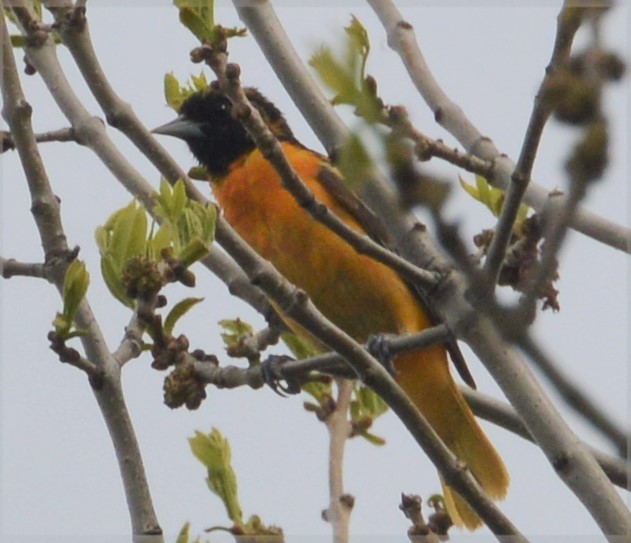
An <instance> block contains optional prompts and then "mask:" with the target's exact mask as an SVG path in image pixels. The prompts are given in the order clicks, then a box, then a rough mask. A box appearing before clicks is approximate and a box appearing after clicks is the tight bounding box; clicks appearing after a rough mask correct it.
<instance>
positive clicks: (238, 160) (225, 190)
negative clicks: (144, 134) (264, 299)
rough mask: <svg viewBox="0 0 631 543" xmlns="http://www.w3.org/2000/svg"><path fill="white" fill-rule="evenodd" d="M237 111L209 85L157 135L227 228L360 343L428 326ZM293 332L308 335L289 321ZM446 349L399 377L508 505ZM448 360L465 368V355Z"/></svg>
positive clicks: (324, 167) (399, 363)
mask: <svg viewBox="0 0 631 543" xmlns="http://www.w3.org/2000/svg"><path fill="white" fill-rule="evenodd" d="M246 95H247V97H248V99H249V100H250V102H251V103H252V105H253V106H254V107H256V108H257V110H258V111H259V112H260V114H261V115H262V117H263V119H264V120H265V122H266V123H267V124H268V126H269V128H270V129H271V131H272V132H273V133H274V134H275V136H276V137H277V138H278V140H279V141H280V143H281V145H282V148H283V151H284V152H285V154H286V156H287V158H288V159H289V161H290V162H291V164H292V166H293V168H294V170H295V171H296V173H297V174H298V175H299V176H300V178H301V179H302V180H303V181H304V182H305V183H306V184H307V186H308V187H309V188H310V189H311V191H312V192H313V194H314V195H315V197H316V198H317V199H318V200H319V201H320V202H322V203H324V204H325V205H326V206H328V207H329V209H331V210H332V211H333V212H334V213H335V214H336V215H337V216H338V217H340V218H341V219H342V220H344V221H345V222H346V224H348V225H349V226H350V227H352V228H354V229H356V230H357V231H359V232H361V233H369V234H370V233H371V229H370V226H367V224H368V223H369V222H370V221H369V220H367V218H368V217H369V216H370V215H371V213H370V212H369V211H368V209H367V208H366V207H364V206H362V205H361V203H360V201H359V199H358V198H357V197H356V196H354V194H353V193H352V192H350V191H349V190H347V189H346V188H345V187H343V180H342V179H341V177H340V174H339V173H338V171H337V170H336V169H335V168H334V167H333V166H332V164H331V163H330V161H329V160H328V159H327V158H326V157H324V156H322V155H320V154H319V153H316V152H315V151H312V150H310V149H307V148H306V147H305V146H304V145H302V144H301V143H300V142H298V140H296V138H295V137H294V135H293V133H292V131H291V129H290V128H289V126H288V125H287V122H286V121H285V119H284V117H283V115H282V114H281V112H280V111H279V110H278V109H277V108H276V107H275V106H274V105H273V104H272V103H270V102H269V101H268V100H267V99H266V98H265V97H264V96H262V95H261V93H260V92H258V91H257V90H256V89H253V88H248V89H246ZM231 110H232V105H231V102H230V101H229V100H228V99H227V98H226V97H225V96H223V95H222V94H221V93H220V92H219V91H218V89H217V86H216V85H211V86H210V87H209V88H208V89H205V90H204V91H201V92H198V93H196V94H194V95H192V96H190V97H189V98H187V99H186V100H185V101H184V103H183V104H182V106H181V109H180V112H179V113H180V114H179V117H178V118H177V119H175V120H174V121H172V122H170V123H168V124H166V125H164V126H161V127H159V128H157V129H155V130H154V132H155V133H158V134H166V135H170V136H175V137H178V138H180V139H183V140H184V141H185V142H186V143H187V144H188V146H189V148H190V150H191V151H192V153H193V155H194V156H195V157H196V158H197V160H198V161H199V162H200V164H201V165H203V166H205V168H206V169H207V170H208V173H209V174H210V178H211V181H212V189H213V193H214V195H215V197H216V199H217V202H218V203H219V206H220V207H221V208H222V210H223V213H224V215H225V218H226V220H227V221H228V222H229V223H230V224H231V225H232V226H233V228H234V229H235V230H236V231H237V232H238V233H239V234H240V235H241V236H242V237H243V238H244V239H245V240H246V241H247V242H248V243H249V244H250V245H251V246H252V247H253V248H254V249H255V250H256V251H257V252H258V253H259V254H260V255H261V256H262V257H264V258H266V259H267V260H269V261H270V262H271V263H272V264H273V265H274V266H275V267H276V269H278V271H280V272H281V273H282V274H283V275H284V276H285V277H287V279H289V280H290V281H291V282H292V283H294V284H295V285H296V286H298V287H300V288H302V289H304V290H305V291H306V292H307V293H308V294H309V297H310V298H311V300H312V301H313V303H314V304H315V305H316V306H317V307H318V309H319V310H320V311H321V312H322V313H323V314H324V315H325V316H326V317H327V318H328V319H329V320H331V321H332V322H333V323H335V324H336V325H337V326H339V327H340V328H342V329H343V330H345V331H346V332H347V333H348V334H350V335H351V336H352V337H354V338H355V339H356V340H357V341H360V342H365V341H366V340H368V338H369V337H371V336H373V335H375V334H382V333H394V334H402V333H411V332H417V331H420V330H423V329H425V328H427V327H429V326H431V325H432V324H433V322H432V318H431V317H430V315H429V313H428V311H427V309H426V308H424V307H423V304H422V303H421V302H420V301H419V298H418V296H417V295H416V294H415V293H414V292H413V291H412V290H411V289H410V288H409V287H408V285H407V284H406V283H405V281H403V280H402V279H401V277H400V276H399V275H397V273H396V272H394V271H393V270H392V269H391V268H389V267H387V266H385V265H383V264H381V263H379V262H377V261H375V260H373V259H371V258H369V257H367V256H363V255H360V254H358V253H357V251H355V249H353V248H352V247H351V246H350V245H348V244H347V243H346V242H345V241H343V240H342V239H341V238H340V237H338V236H337V235H336V234H334V233H333V232H332V231H331V230H329V229H328V228H327V227H325V226H323V225H322V224H321V223H319V222H318V221H316V220H315V219H314V218H312V217H311V216H310V215H309V214H308V213H307V212H306V211H305V210H304V209H302V208H301V207H300V206H299V205H298V203H297V202H296V201H295V199H294V198H293V196H292V195H291V194H290V193H289V192H288V191H286V190H285V189H284V188H283V187H282V184H281V180H280V177H279V175H278V174H277V173H276V171H275V170H274V168H273V167H272V165H271V164H270V163H269V162H268V161H267V160H266V159H265V158H264V157H263V156H262V154H261V152H260V151H259V150H258V149H257V147H256V145H255V144H254V142H253V140H252V139H251V137H250V136H249V135H248V133H247V131H246V130H245V129H244V128H243V126H242V125H241V123H240V122H239V121H238V120H236V119H235V118H233V116H232V115H231ZM341 187H342V188H341ZM287 324H288V325H289V327H290V328H292V327H293V328H294V330H295V331H296V332H297V333H298V334H299V335H300V334H302V335H304V331H302V330H300V329H296V327H295V325H292V323H291V322H287ZM449 347H450V346H448V345H434V346H432V347H429V348H426V349H424V350H420V351H413V352H408V353H405V354H401V355H398V356H397V357H396V358H395V360H394V362H393V364H394V368H395V378H396V380H397V382H398V383H399V384H400V386H401V387H402V388H403V389H404V390H405V392H406V393H407V394H408V395H409V396H410V398H412V400H413V401H414V403H415V404H416V405H417V407H418V408H419V410H420V411H421V412H422V413H423V415H424V416H425V417H426V418H427V420H428V422H429V423H430V424H431V425H432V427H433V428H434V429H435V430H436V432H437V433H438V435H439V436H440V437H441V438H442V439H443V441H444V442H445V443H446V444H447V446H448V447H449V448H450V449H451V450H452V451H453V453H454V454H455V455H456V456H457V457H458V458H460V459H462V460H463V461H464V462H466V464H467V466H468V467H469V469H470V470H471V473H472V474H473V475H474V477H475V478H476V479H477V480H478V482H479V483H480V485H481V486H482V487H483V488H484V490H485V491H486V492H487V493H488V494H489V495H490V496H491V497H492V498H496V499H499V498H503V497H504V496H505V494H506V490H507V487H508V482H509V476H508V473H507V471H506V468H505V467H504V463H503V462H502V460H501V458H500V456H499V455H498V453H497V452H496V451H495V449H494V448H493V446H492V445H491V443H490V442H489V440H488V438H487V437H486V435H485V434H484V433H483V431H482V429H481V428H480V426H479V425H478V423H477V422H476V420H475V418H474V416H473V414H472V412H471V410H470V409H469V407H468V406H467V404H466V402H465V400H464V398H463V396H462V394H461V393H460V391H459V390H458V388H457V387H456V384H455V382H454V380H453V378H452V376H451V374H450V370H449V367H448V362H447V350H448V349H449ZM451 347H453V346H451ZM450 352H452V353H455V354H456V357H455V358H456V359H458V358H460V360H461V361H462V359H461V355H459V351H457V350H455V351H454V350H453V349H450ZM452 358H454V356H452ZM456 361H457V360H456ZM461 373H462V372H461ZM467 376H468V373H465V378H466V377H467ZM466 380H468V379H466ZM443 491H444V495H445V501H446V504H447V509H448V512H449V514H450V515H451V517H452V520H453V521H454V522H455V523H456V524H457V525H460V526H465V527H467V528H469V529H475V528H477V527H478V526H480V524H481V521H480V519H479V518H478V516H477V515H476V514H475V513H474V512H473V510H472V509H471V508H470V507H469V506H468V505H467V504H466V502H465V501H464V500H463V499H462V498H460V496H458V495H457V494H456V493H455V492H453V491H452V490H451V489H450V488H449V487H448V486H446V485H443Z"/></svg>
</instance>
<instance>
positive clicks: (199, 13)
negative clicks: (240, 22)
mask: <svg viewBox="0 0 631 543" xmlns="http://www.w3.org/2000/svg"><path fill="white" fill-rule="evenodd" d="M173 4H174V5H175V6H176V7H177V8H178V9H179V11H180V13H179V16H180V22H181V23H182V24H183V25H184V26H185V27H186V28H188V29H189V30H190V31H191V32H192V33H193V35H194V36H195V37H196V38H197V39H198V40H200V41H201V42H209V43H212V42H213V41H214V39H215V16H214V11H215V2H214V0H204V1H201V0H196V1H191V0H174V2H173Z"/></svg>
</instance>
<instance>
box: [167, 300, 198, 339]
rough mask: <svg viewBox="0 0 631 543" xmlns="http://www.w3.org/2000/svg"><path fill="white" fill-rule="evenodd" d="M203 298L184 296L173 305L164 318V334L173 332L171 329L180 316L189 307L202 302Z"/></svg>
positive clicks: (186, 311) (184, 313)
mask: <svg viewBox="0 0 631 543" xmlns="http://www.w3.org/2000/svg"><path fill="white" fill-rule="evenodd" d="M203 301H204V298H185V299H184V300H182V301H181V302H178V303H177V304H175V305H174V306H173V309H171V311H169V314H168V315H167V316H166V318H165V319H164V331H165V333H166V334H173V329H174V328H175V325H176V323H177V321H178V320H180V318H182V317H183V316H184V315H186V313H188V312H189V311H190V310H191V308H193V307H194V306H196V305H197V304H198V303H200V302H203Z"/></svg>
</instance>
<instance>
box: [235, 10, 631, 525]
mask: <svg viewBox="0 0 631 543" xmlns="http://www.w3.org/2000/svg"><path fill="white" fill-rule="evenodd" d="M372 5H373V8H374V9H375V10H377V11H378V14H379V16H380V17H381V18H382V20H383V22H384V26H386V28H387V29H388V30H392V32H396V29H397V26H398V27H400V28H399V31H400V32H401V33H404V34H407V42H406V45H407V46H408V47H409V48H411V49H410V50H406V51H403V53H402V54H403V55H404V61H405V62H408V68H409V71H410V75H411V77H412V78H413V80H414V81H415V83H417V86H418V87H420V90H421V91H422V93H423V94H424V96H425V98H426V100H427V101H428V103H429V104H430V106H432V110H433V111H434V112H435V113H437V117H438V119H439V121H440V122H441V123H443V124H444V125H445V126H446V127H447V128H448V130H450V131H451V132H452V133H454V135H456V137H457V138H458V139H460V140H461V142H463V145H464V146H465V148H466V149H468V150H469V152H471V153H472V154H476V155H478V156H480V157H481V158H483V159H486V160H492V161H494V163H495V166H496V174H497V179H498V180H504V186H506V185H507V184H508V180H509V178H510V175H511V174H512V172H513V170H514V165H513V163H512V162H511V161H510V160H509V159H507V158H504V157H502V156H501V155H500V154H499V152H498V151H497V149H496V148H495V146H494V145H492V143H491V142H490V141H488V139H485V138H483V137H482V136H481V135H480V133H479V132H478V131H477V129H475V127H474V126H473V125H472V124H471V123H470V122H469V121H468V119H466V117H464V115H463V114H462V112H461V111H460V109H459V108H458V107H457V106H456V105H455V104H453V102H451V101H450V100H449V99H448V98H447V97H446V96H445V94H444V93H443V92H442V90H441V89H440V87H438V85H437V83H436V81H435V80H434V78H433V76H432V75H431V73H430V72H429V70H428V68H427V65H426V64H425V61H424V59H423V57H422V54H421V52H420V50H418V47H417V46H416V43H415V42H414V40H413V35H412V29H411V26H410V25H409V24H408V23H405V22H404V21H402V19H401V17H400V15H399V14H398V12H397V11H396V9H395V8H394V6H392V5H391V3H390V2H388V1H387V0H386V1H383V2H372ZM237 7H238V9H239V14H240V16H241V17H242V18H243V19H244V20H245V17H246V16H247V20H246V22H247V23H248V26H249V27H250V29H251V31H252V33H253V35H254V36H255V37H256V38H257V39H258V40H260V42H263V41H265V43H260V45H261V48H262V50H263V51H265V52H266V56H267V58H268V60H269V61H270V63H271V64H272V66H273V67H274V69H275V71H276V73H277V75H278V76H279V78H280V79H281V80H286V79H289V77H288V74H291V73H294V65H295V64H296V61H295V59H296V58H297V55H296V54H295V51H293V48H292V47H291V44H289V42H288V40H285V39H284V37H285V36H284V33H283V31H282V28H278V27H279V25H278V21H277V19H276V18H275V17H274V16H273V10H272V7H271V5H270V4H269V2H259V3H257V4H256V6H250V7H248V8H247V11H246V8H245V7H243V6H242V5H240V4H239V3H237ZM254 25H256V28H255V26H254ZM267 25H269V29H268V30H264V29H261V28H258V27H265V26H267ZM272 36H274V37H272ZM278 36H281V37H282V39H279V37H278ZM398 37H399V38H402V36H401V35H398ZM268 38H269V41H267V40H268ZM391 40H392V42H393V43H394V44H395V45H394V47H395V48H396V47H397V44H399V45H401V41H399V40H397V39H396V38H395V36H394V35H392V36H391ZM401 47H402V45H401ZM410 51H412V52H413V54H412V55H410V54H409V53H410ZM287 59H289V65H290V67H291V68H290V70H289V71H285V64H286V61H287ZM412 61H414V62H415V63H416V64H414V63H413V62H412ZM295 73H296V74H298V77H296V78H295V79H294V81H293V82H292V83H291V85H287V87H286V88H287V89H288V91H289V92H290V94H291V95H292V96H294V98H295V99H296V101H298V100H299V99H302V98H301V95H302V93H306V92H308V91H307V90H306V89H304V88H303V87H305V86H306V87H312V86H313V84H312V82H311V80H310V78H308V77H307V78H302V77H300V71H299V70H297V69H296V71H295ZM297 87H299V88H300V91H297V90H296V88H297ZM310 92H312V93H317V91H316V90H314V89H313V88H312V89H311V90H310ZM327 107H328V108H329V109H330V106H328V104H327V105H322V104H321V103H320V102H318V101H313V103H312V107H311V108H310V109H304V110H303V111H304V112H305V115H306V116H307V118H308V120H309V121H311V120H312V119H315V117H317V116H318V115H320V114H321V111H320V108H324V109H326V108H327ZM316 108H318V111H317V112H316V111H314V110H315V109H316ZM327 115H334V114H332V113H328V114H327ZM314 122H315V120H314ZM331 126H338V125H337V124H334V123H332V124H331ZM345 134H346V131H343V132H342V133H337V134H336V135H334V136H332V139H333V140H334V141H336V142H339V141H342V140H343V137H344V135H345ZM330 144H331V141H329V142H326V143H325V146H326V147H327V148H329V147H330ZM372 188H375V187H372ZM375 192H378V196H375V195H374V194H369V195H368V196H369V197H370V201H371V203H372V204H373V205H374V206H375V208H376V209H379V210H384V211H382V214H385V216H388V217H390V218H392V223H391V224H393V225H394V226H395V228H396V229H397V232H399V233H400V232H401V231H402V230H404V228H405V227H404V226H403V227H401V225H400V224H399V225H398V226H397V225H395V223H396V221H397V220H398V219H397V217H399V215H397V213H396V212H395V213H392V214H391V213H389V212H390V211H391V210H392V209H396V205H395V204H393V203H392V200H393V198H392V195H391V194H390V193H388V192H387V191H386V192H381V191H379V190H378V189H376V191H375ZM373 196H374V197H373ZM546 199H547V195H546V194H545V191H544V190H543V189H537V190H535V189H534V188H533V187H532V186H531V187H530V188H529V190H528V193H527V195H526V201H527V202H528V203H529V204H531V205H533V206H534V207H535V208H539V209H541V208H542V207H543V204H544V203H545V201H546ZM580 215H581V216H580V217H579V218H578V219H577V220H576V221H575V226H576V227H577V228H580V229H581V230H582V231H583V232H584V233H588V234H590V235H592V236H594V237H595V238H596V239H601V240H602V241H605V242H608V243H610V244H611V245H613V246H615V247H617V248H621V249H625V250H629V251H631V244H629V243H628V242H627V240H628V239H629V238H630V237H631V236H629V233H628V232H627V231H626V229H621V228H619V227H617V226H616V225H613V224H611V223H609V222H608V221H601V220H600V219H598V220H596V219H595V217H594V216H591V215H590V216H589V217H588V214H587V213H586V212H582V213H581V214H580ZM399 248H400V249H401V252H402V254H404V255H405V256H406V257H409V258H410V260H411V261H412V262H414V263H417V264H418V265H419V266H420V267H423V268H430V269H437V268H438V269H440V268H442V269H443V271H445V269H449V265H448V264H447V263H446V262H445V259H444V256H443V255H442V254H441V252H440V251H438V250H437V249H436V247H434V245H433V243H432V241H431V240H430V239H429V237H428V236H427V235H426V233H425V232H424V231H423V230H422V229H415V230H414V231H413V232H412V233H411V235H410V236H409V237H408V240H407V242H404V243H403V244H402V245H400V247H399ZM449 279H451V280H447V281H444V283H443V284H441V287H443V288H441V289H439V290H440V292H435V293H433V294H435V296H433V298H434V301H435V302H436V304H437V306H438V309H440V310H441V313H442V314H443V315H444V317H445V318H446V322H447V324H448V326H449V327H450V328H451V329H453V330H455V331H457V332H460V337H461V338H463V339H464V340H465V341H467V343H469V344H470V345H471V346H472V348H473V349H474V351H476V353H477V354H478V356H479V357H480V359H481V360H482V362H483V363H484V364H485V365H486V367H487V368H488V370H489V372H490V373H491V374H492V375H493V377H494V378H495V379H496V380H497V381H498V383H499V384H500V386H501V387H502V389H503V390H504V392H505V393H506V395H507V396H508V398H509V399H510V401H511V403H512V404H513V405H514V406H515V407H516V408H517V409H518V411H519V413H520V414H521V415H522V416H523V418H524V421H525V422H526V424H527V426H528V428H529V430H530V431H531V432H532V434H533V435H534V436H535V438H536V439H537V442H538V443H539V444H540V445H541V446H542V448H543V449H544V452H545V453H546V455H547V456H548V458H549V460H550V462H551V463H552V464H553V465H554V466H557V468H558V467H559V464H558V462H557V461H558V460H559V459H565V460H567V459H571V460H570V461H569V463H564V465H563V467H564V468H567V469H562V470H560V469H557V472H559V474H560V475H561V477H562V478H563V480H564V481H565V482H566V483H567V484H568V486H570V487H571V488H572V489H573V490H574V492H575V493H576V495H577V496H578V497H579V498H580V499H581V501H582V502H583V503H584V504H585V505H586V507H587V509H588V510H589V511H590V513H591V514H592V516H594V518H596V520H597V522H598V523H599V525H600V526H601V528H602V529H603V532H605V533H606V534H616V533H617V534H623V533H628V532H629V531H631V520H630V519H629V514H628V511H627V510H626V508H625V506H624V504H623V503H622V501H621V500H620V498H619V496H618V495H617V494H616V493H615V491H614V490H613V489H612V487H611V485H610V484H609V482H608V481H607V479H606V477H605V476H604V473H602V471H601V470H600V468H599V467H598V465H597V464H596V463H595V462H594V461H593V458H592V457H591V456H590V455H589V453H588V452H587V451H586V450H585V449H584V448H583V447H582V446H581V445H580V442H579V440H578V439H577V438H576V436H574V434H573V433H572V432H571V430H570V429H569V428H568V426H567V425H566V424H565V422H564V421H563V420H562V418H561V417H560V416H559V414H558V413H557V411H556V410H555V409H554V407H553V405H552V404H551V403H550V401H549V400H548V398H547V397H546V396H545V394H544V392H543V390H542V389H541V387H540V385H539V384H538V383H537V381H536V380H535V378H534V376H533V375H532V373H530V371H529V370H528V369H527V368H526V366H525V365H524V364H523V361H521V360H520V359H519V358H517V357H516V355H515V353H514V351H512V350H511V349H510V348H509V346H508V345H506V344H505V342H504V341H502V339H501V338H500V337H498V334H497V332H496V330H494V327H493V324H492V323H491V322H490V321H489V320H488V319H487V318H486V317H485V315H484V312H483V310H482V311H480V310H478V309H473V308H471V307H468V306H467V304H466V303H465V302H464V300H466V299H467V285H466V283H464V282H463V279H462V277H461V276H459V274H457V273H452V274H451V275H450V276H449ZM456 279H457V283H456V284H454V283H453V280H456ZM444 287H446V288H444ZM463 304H464V305H463ZM459 322H460V323H461V324H462V327H461V326H460V325H459V324H458V323H459ZM465 324H466V325H468V326H465ZM454 327H455V328H454ZM549 424H550V426H549ZM550 428H553V431H550ZM579 473H585V474H586V477H585V478H584V479H582V478H581V477H579V476H578V474H579ZM587 474H588V475H587Z"/></svg>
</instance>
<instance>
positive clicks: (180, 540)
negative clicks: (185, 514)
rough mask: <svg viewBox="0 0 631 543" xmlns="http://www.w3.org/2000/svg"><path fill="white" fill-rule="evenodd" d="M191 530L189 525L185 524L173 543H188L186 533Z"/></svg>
mask: <svg viewBox="0 0 631 543" xmlns="http://www.w3.org/2000/svg"><path fill="white" fill-rule="evenodd" d="M190 528H191V525H190V523H188V522H186V523H185V524H184V526H182V529H181V530H180V533H179V534H178V536H177V539H176V540H175V543H188V533H189V530H190Z"/></svg>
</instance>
